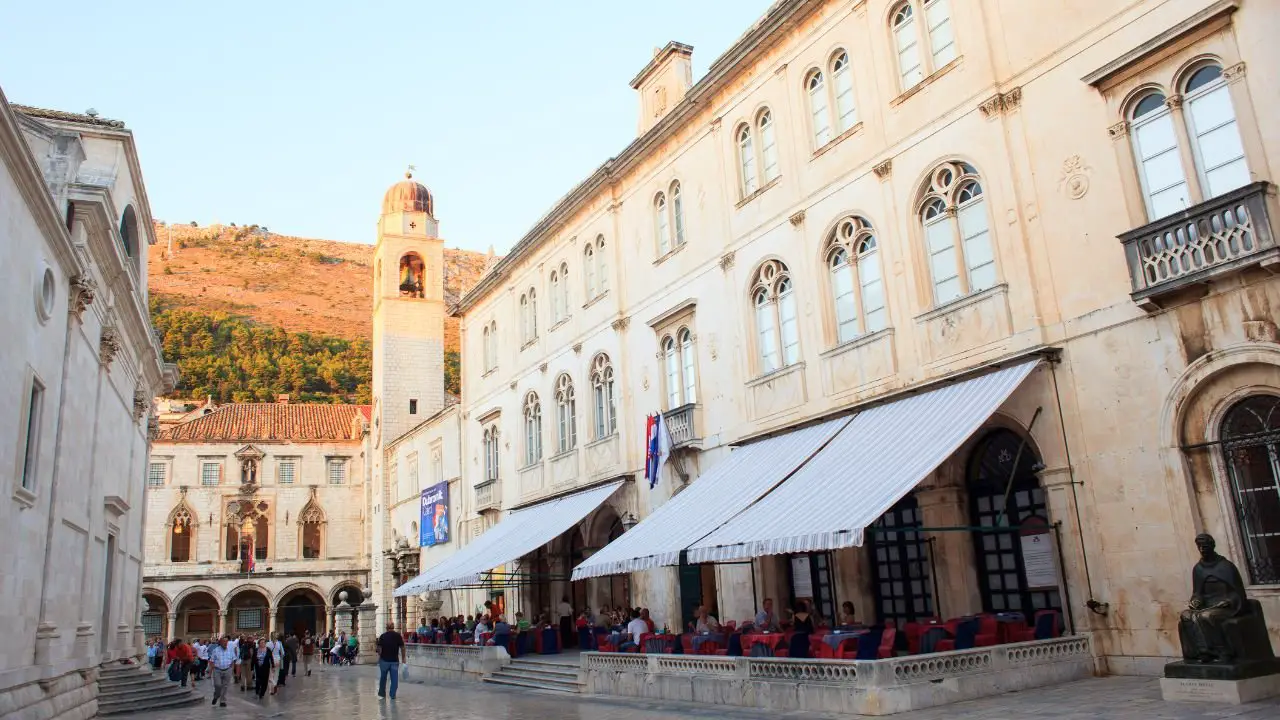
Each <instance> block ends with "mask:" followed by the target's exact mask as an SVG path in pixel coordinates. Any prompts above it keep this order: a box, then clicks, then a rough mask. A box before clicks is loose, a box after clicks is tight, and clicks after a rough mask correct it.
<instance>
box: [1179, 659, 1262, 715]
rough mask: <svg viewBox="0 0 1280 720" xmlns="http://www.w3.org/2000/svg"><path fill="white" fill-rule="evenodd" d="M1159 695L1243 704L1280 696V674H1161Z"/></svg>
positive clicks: (1188, 699) (1194, 700)
mask: <svg viewBox="0 0 1280 720" xmlns="http://www.w3.org/2000/svg"><path fill="white" fill-rule="evenodd" d="M1175 664H1177V663H1175ZM1160 696H1161V697H1163V698H1164V700H1165V701H1166V702H1211V703H1218V704H1223V705H1243V704H1245V703H1251V702H1257V701H1258V700H1265V699H1266V698H1271V697H1276V696H1280V674H1271V675H1262V676H1260V677H1251V678H1246V679H1244V680H1208V679H1197V678H1175V677H1162V678H1160Z"/></svg>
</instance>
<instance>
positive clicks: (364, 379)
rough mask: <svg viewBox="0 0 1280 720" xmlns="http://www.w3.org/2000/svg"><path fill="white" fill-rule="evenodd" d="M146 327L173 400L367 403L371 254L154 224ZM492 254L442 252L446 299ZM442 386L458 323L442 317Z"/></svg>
mask: <svg viewBox="0 0 1280 720" xmlns="http://www.w3.org/2000/svg"><path fill="white" fill-rule="evenodd" d="M156 237H157V239H158V242H157V244H156V246H155V247H154V248H152V252H151V257H150V261H149V271H150V288H151V316H152V323H153V324H154V325H155V326H156V329H157V330H159V331H160V333H161V337H162V343H163V345H164V349H165V359H166V360H167V361H169V362H176V363H178V366H179V369H180V370H181V372H182V379H181V381H180V384H179V386H178V388H177V391H176V393H177V395H179V396H184V397H197V398H199V397H204V396H206V395H212V396H213V397H214V399H215V400H217V401H219V402H248V401H259V402H264V401H270V400H272V399H274V397H275V395H276V394H279V393H290V394H291V395H293V396H294V398H295V399H297V400H300V401H303V402H307V401H311V402H362V403H367V402H369V385H368V382H369V372H370V362H371V357H370V344H369V343H370V341H371V339H372V313H373V301H372V297H371V291H372V289H371V285H372V282H373V277H372V275H373V270H372V262H373V246H372V245H360V244H355V243H344V242H336V241H332V240H313V239H308V238H298V237H291V236H284V235H277V234H274V233H269V232H267V231H266V230H265V229H262V228H259V227H257V226H253V225H251V226H248V227H235V226H222V225H213V226H208V227H200V226H194V225H168V226H162V225H157V226H156ZM487 260H488V258H487V256H486V255H483V254H481V253H475V252H469V251H466V250H453V249H446V250H445V298H446V301H448V302H453V301H455V300H456V299H457V298H458V296H459V295H460V293H463V292H465V291H466V290H467V289H469V288H470V287H471V286H472V285H474V284H475V283H476V281H477V280H479V278H480V276H481V274H483V272H484V268H485V264H486V262H487ZM444 344H445V366H446V367H445V384H446V389H447V391H448V392H451V393H455V394H456V393H458V391H459V388H458V379H459V378H458V376H459V373H458V362H459V357H460V355H459V349H458V321H457V320H456V319H454V318H446V319H445V343H444Z"/></svg>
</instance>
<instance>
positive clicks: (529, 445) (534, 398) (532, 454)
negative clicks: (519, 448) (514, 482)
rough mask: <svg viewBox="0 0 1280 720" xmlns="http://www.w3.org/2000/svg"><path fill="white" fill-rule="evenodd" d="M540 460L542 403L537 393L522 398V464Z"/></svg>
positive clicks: (530, 463) (531, 463)
mask: <svg viewBox="0 0 1280 720" xmlns="http://www.w3.org/2000/svg"><path fill="white" fill-rule="evenodd" d="M540 460H542V405H541V404H539V402H538V394H537V393H532V392H531V393H529V394H528V395H526V396H525V398H524V464H525V465H533V464H534V463H536V462H538V461H540Z"/></svg>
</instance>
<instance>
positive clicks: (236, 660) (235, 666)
mask: <svg viewBox="0 0 1280 720" xmlns="http://www.w3.org/2000/svg"><path fill="white" fill-rule="evenodd" d="M227 649H228V650H230V651H231V682H232V683H237V684H238V683H239V682H240V638H238V637H229V636H228V637H227ZM209 653H210V657H212V653H213V651H212V650H210V651H209Z"/></svg>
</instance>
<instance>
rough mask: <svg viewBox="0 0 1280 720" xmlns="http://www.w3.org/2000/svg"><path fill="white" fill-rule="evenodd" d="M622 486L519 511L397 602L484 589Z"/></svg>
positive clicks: (399, 592) (411, 585) (410, 585)
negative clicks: (490, 578)
mask: <svg viewBox="0 0 1280 720" xmlns="http://www.w3.org/2000/svg"><path fill="white" fill-rule="evenodd" d="M622 483H623V481H622V480H619V481H617V482H612V483H609V484H608V485H601V486H600V487H596V488H591V489H589V490H583V491H582V492H576V493H573V494H572V495H565V496H563V497H558V498H555V499H553V500H547V501H546V502H542V503H538V504H537V505H530V506H529V507H527V508H523V509H520V510H516V511H514V512H512V513H510V514H508V515H507V517H505V518H503V519H502V520H500V521H499V522H498V524H497V525H494V526H493V527H491V528H489V529H488V530H486V531H485V532H484V534H482V535H481V536H480V537H478V538H476V539H475V540H474V541H472V542H471V543H470V544H468V545H464V546H463V547H461V548H459V549H458V550H457V551H456V552H454V553H453V554H452V555H450V556H449V557H447V558H445V560H444V561H442V562H441V563H440V564H439V565H436V566H435V567H433V568H430V569H428V570H427V571H426V572H424V573H422V574H421V575H419V576H418V577H416V578H414V579H412V580H410V581H409V582H407V583H405V584H404V585H401V586H400V587H398V588H396V590H395V596H396V597H401V596H404V595H417V594H419V593H424V592H428V591H431V590H445V589H447V588H451V587H456V586H459V585H474V584H476V583H479V582H481V581H482V579H483V576H484V575H485V573H488V572H490V571H492V570H493V569H494V568H496V567H498V566H500V565H505V564H507V563H509V562H512V561H514V560H516V559H518V558H520V557H522V556H524V555H527V554H529V553H531V552H533V551H534V550H537V549H538V548H540V547H542V546H543V545H546V544H547V543H549V542H551V541H552V540H554V539H555V538H556V536H558V535H559V534H560V533H562V532H564V531H565V530H568V529H569V528H571V527H573V526H574V524H575V523H577V522H579V521H580V520H582V518H584V517H586V516H587V514H588V513H590V512H591V511H592V510H595V509H596V508H597V507H599V506H600V504H601V503H603V502H604V501H605V500H608V499H609V496H610V495H613V493H614V492H615V491H617V489H618V488H619V487H621V486H622Z"/></svg>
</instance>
